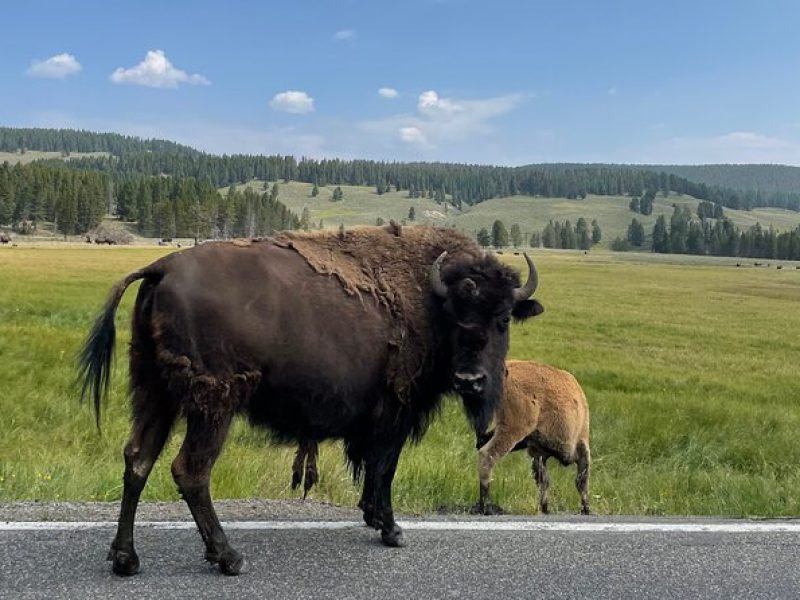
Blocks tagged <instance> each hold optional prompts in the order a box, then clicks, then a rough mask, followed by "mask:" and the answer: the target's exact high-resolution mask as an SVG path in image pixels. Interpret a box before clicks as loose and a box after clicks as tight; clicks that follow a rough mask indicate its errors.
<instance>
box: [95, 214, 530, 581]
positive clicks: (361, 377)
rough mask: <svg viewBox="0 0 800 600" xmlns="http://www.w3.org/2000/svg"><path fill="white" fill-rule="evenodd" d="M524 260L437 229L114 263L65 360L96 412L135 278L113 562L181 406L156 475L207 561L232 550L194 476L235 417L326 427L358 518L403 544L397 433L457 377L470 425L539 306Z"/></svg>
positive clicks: (319, 433)
mask: <svg viewBox="0 0 800 600" xmlns="http://www.w3.org/2000/svg"><path fill="white" fill-rule="evenodd" d="M437 258H438V260H437ZM530 267H531V269H530V271H531V275H530V276H529V284H526V286H524V287H520V286H519V277H518V275H517V274H516V272H514V271H513V270H512V269H510V268H508V267H506V266H504V265H502V264H500V263H499V262H498V261H497V260H496V259H495V258H494V257H491V256H484V255H483V254H482V253H481V251H480V249H479V248H478V247H477V246H476V245H475V244H474V243H473V242H472V241H471V240H469V239H468V238H466V237H465V236H463V235H461V234H459V233H457V232H455V231H453V230H446V229H435V228H429V227H414V228H408V229H402V230H401V229H400V228H399V227H396V226H393V227H389V228H386V229H383V228H374V227H373V228H363V229H356V230H353V231H349V232H346V233H345V234H344V235H341V234H337V233H315V234H289V233H287V234H282V235H280V236H278V237H277V238H275V239H269V240H264V241H246V242H233V243H228V242H222V243H209V244H204V245H202V246H197V247H195V248H192V249H190V250H186V251H184V252H179V253H175V254H171V255H169V256H167V257H164V258H163V259H161V260H159V261H157V262H155V263H153V264H151V265H150V266H148V267H145V268H144V269H142V270H140V271H137V272H135V273H133V274H131V275H129V276H128V277H126V278H125V279H124V280H123V281H121V282H120V283H119V284H117V286H116V287H115V288H114V290H113V291H112V293H111V294H110V297H109V299H108V301H107V303H106V307H105V309H104V311H103V312H102V313H101V315H100V316H99V317H98V319H97V322H96V323H95V325H94V327H93V329H92V331H91V333H90V335H89V338H88V339H87V341H86V344H85V346H84V349H83V351H82V354H81V357H80V364H81V373H82V375H83V377H84V393H86V392H91V393H92V394H93V396H94V402H95V409H96V413H97V419H98V423H99V418H100V406H101V397H102V395H103V393H104V392H105V391H106V389H107V386H108V379H109V373H110V365H111V358H112V355H113V346H114V336H115V333H114V331H115V330H114V313H115V311H116V308H117V305H118V304H119V302H120V300H121V298H122V295H123V294H124V292H125V289H126V288H127V286H128V285H130V284H131V283H132V282H134V281H136V280H138V279H143V280H144V281H143V283H142V285H141V287H140V289H139V293H138V295H137V298H136V305H135V307H134V315H133V325H132V330H133V331H132V340H131V352H130V372H131V389H132V431H131V437H130V439H129V441H128V444H127V445H126V447H125V452H124V456H125V474H124V488H123V498H122V505H121V510H120V519H119V526H118V530H117V535H116V537H115V539H114V542H113V543H112V546H111V552H110V554H109V559H110V560H112V561H113V569H114V572H115V573H118V574H123V575H129V574H133V573H136V572H137V571H138V569H139V559H138V557H137V555H136V552H135V550H134V545H133V523H134V518H135V513H136V506H137V504H138V500H139V496H140V494H141V491H142V489H143V487H144V485H145V483H146V481H147V477H148V475H149V473H150V470H151V469H152V467H153V464H154V463H155V460H156V459H157V457H158V455H159V453H160V452H161V449H162V448H163V446H164V444H165V442H166V440H167V438H168V437H169V434H170V431H171V430H172V427H173V424H174V422H175V421H176V420H177V419H178V418H181V417H183V418H185V419H186V422H187V429H186V437H185V439H184V442H183V445H182V447H181V449H180V452H179V453H178V456H177V457H176V458H175V460H174V462H173V463H172V474H173V477H174V479H175V482H176V484H177V486H178V489H179V491H180V493H181V495H182V496H183V498H184V499H185V500H186V503H187V504H188V506H189V509H190V510H191V512H192V515H193V516H194V519H195V522H196V523H197V526H198V529H199V530H200V533H201V535H202V538H203V541H204V542H205V545H206V558H207V559H208V560H209V561H211V562H215V563H218V564H219V566H220V569H221V571H222V572H223V573H226V574H236V573H238V572H239V571H240V569H241V566H242V557H241V555H240V554H239V553H238V552H237V551H236V550H234V549H233V548H231V546H230V544H229V543H228V540H227V538H226V536H225V533H224V532H223V530H222V528H221V526H220V523H219V520H218V519H217V516H216V513H215V511H214V508H213V505H212V503H211V497H210V494H209V488H208V483H209V475H210V472H211V468H212V466H213V464H214V462H215V461H216V459H217V457H218V455H219V453H220V451H221V449H222V445H223V442H224V440H225V437H226V435H227V431H228V428H229V426H230V423H231V420H232V418H233V417H234V415H236V414H244V415H246V416H247V417H248V418H249V419H250V421H251V422H252V423H254V424H256V425H258V426H263V427H267V428H269V430H271V431H272V432H273V433H274V434H275V436H276V437H278V438H279V439H281V440H284V441H298V440H299V441H308V442H318V441H321V440H324V439H328V438H339V439H342V440H343V441H344V445H345V451H346V454H347V458H348V460H349V462H350V464H351V466H352V468H353V472H354V475H355V476H358V475H359V474H361V473H362V472H363V475H364V486H363V493H362V497H361V501H360V502H359V506H361V508H362V509H363V511H364V519H365V521H366V522H367V523H368V524H369V525H372V526H374V527H375V528H376V529H380V531H381V538H382V540H383V541H384V543H386V544H387V545H390V546H399V545H402V544H403V536H402V531H401V529H400V527H398V525H397V523H396V522H395V520H394V514H393V511H392V505H391V483H392V479H393V477H394V472H395V469H396V467H397V460H398V458H399V455H400V451H401V449H402V447H403V444H404V443H405V441H406V440H407V439H408V438H409V437H411V438H414V439H418V438H419V437H420V436H421V435H422V433H423V432H424V431H425V428H426V426H427V424H428V421H429V419H430V417H431V415H432V414H433V412H434V410H435V408H436V407H437V406H438V404H439V401H440V398H441V396H442V394H444V393H446V392H448V391H452V390H454V389H456V388H457V389H458V391H460V393H461V394H462V396H463V397H464V399H465V408H466V410H467V413H468V415H469V417H470V419H471V420H472V422H473V424H474V425H475V428H476V431H481V432H482V431H485V428H486V426H487V424H488V419H489V418H490V416H491V415H492V414H493V412H494V409H495V406H496V404H497V401H498V399H499V395H500V393H501V389H502V377H503V361H504V358H505V354H506V352H507V350H508V331H507V326H508V321H509V319H510V317H511V316H513V317H515V318H517V319H524V318H527V317H530V316H534V315H536V314H539V313H540V312H541V311H542V308H541V305H540V304H539V303H538V302H537V301H535V300H528V299H527V297H528V296H530V295H531V293H532V291H533V288H534V287H535V281H536V278H535V270H534V269H533V266H532V265H530ZM531 283H532V285H530V284H531Z"/></svg>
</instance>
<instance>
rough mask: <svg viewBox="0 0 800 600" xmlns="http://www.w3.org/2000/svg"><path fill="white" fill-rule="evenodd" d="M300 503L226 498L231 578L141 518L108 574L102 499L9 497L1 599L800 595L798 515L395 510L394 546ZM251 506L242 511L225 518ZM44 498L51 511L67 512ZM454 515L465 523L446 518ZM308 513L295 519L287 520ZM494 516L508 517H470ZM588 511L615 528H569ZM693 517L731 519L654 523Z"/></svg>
mask: <svg viewBox="0 0 800 600" xmlns="http://www.w3.org/2000/svg"><path fill="white" fill-rule="evenodd" d="M71 506H72V505H71ZM92 506H94V507H95V508H96V509H97V506H98V505H92ZM300 506H301V508H297V507H298V504H296V503H294V504H293V503H288V504H286V505H285V506H277V507H272V508H274V509H275V510H272V514H264V512H263V511H264V510H268V512H269V509H270V507H269V506H267V507H266V508H265V506H263V505H258V510H255V509H254V508H253V507H252V506H251V507H250V508H249V509H248V508H247V505H246V504H245V505H242V504H240V505H237V506H236V507H235V508H234V509H231V508H230V507H229V506H227V507H226V506H223V507H222V510H220V512H221V513H223V514H225V513H226V512H227V514H226V516H224V517H223V518H227V519H229V520H230V521H231V525H230V527H229V529H228V536H229V538H230V540H231V542H232V544H233V545H234V547H235V548H237V549H238V550H239V551H241V552H242V553H243V554H244V555H245V557H246V559H247V567H246V571H245V572H244V573H243V574H242V575H240V576H238V577H225V576H223V575H221V574H220V573H219V572H218V570H217V569H216V568H215V567H213V566H210V565H208V564H206V563H205V562H204V561H203V559H202V557H203V545H202V542H201V540H200V536H199V535H198V533H197V531H196V530H195V529H194V528H193V527H192V526H187V524H186V522H185V521H183V522H182V523H181V522H172V523H171V524H169V525H167V526H165V525H163V524H162V525H159V524H158V523H154V522H153V521H150V523H149V524H146V523H145V522H144V521H143V524H142V525H141V526H140V527H138V528H137V531H136V535H137V539H136V542H137V551H138V553H139V557H140V559H141V562H142V571H141V573H140V574H139V575H136V576H134V577H130V578H119V577H117V576H115V575H113V574H112V573H111V569H110V563H108V562H106V560H105V557H106V552H107V550H108V546H109V544H110V542H111V539H112V537H113V535H114V524H113V523H109V524H103V522H104V520H99V519H97V516H98V515H97V512H96V511H95V512H94V513H93V512H92V511H91V510H85V511H82V510H79V509H78V510H77V511H76V514H78V515H82V516H83V517H84V520H85V519H86V515H87V514H88V515H90V516H93V518H94V519H95V522H94V523H91V524H83V525H82V524H80V523H76V522H74V521H76V519H74V518H71V519H70V518H63V519H62V520H61V521H60V522H59V523H54V524H46V523H41V522H39V523H37V524H34V525H31V527H44V529H30V530H27V529H22V528H23V527H27V526H28V525H27V524H20V523H14V521H21V520H26V521H27V520H29V519H30V514H31V511H30V507H25V506H21V507H19V508H20V510H21V511H22V512H21V517H22V518H17V519H14V518H10V517H13V516H14V515H15V514H16V513H15V510H14V509H15V507H14V506H13V505H12V506H10V507H9V506H8V505H6V506H5V507H2V506H0V525H4V526H5V527H6V529H3V528H2V527H0V598H97V597H103V598H228V597H229V598H234V597H235V598H237V599H239V598H265V597H266V598H270V599H276V598H342V599H344V598H404V599H408V598H412V599H414V600H417V599H420V598H459V599H464V598H504V599H509V598H571V599H575V598H614V599H621V598H798V597H800V570H799V569H798V566H800V561H799V559H800V523H798V522H797V521H788V522H780V521H779V522H774V521H768V522H766V523H767V524H777V525H778V527H780V526H781V525H780V524H781V523H789V524H790V525H791V526H792V528H791V530H789V531H767V532H754V531H748V532H742V531H738V530H736V529H737V527H738V524H739V523H740V522H737V521H728V520H705V519H688V520H679V519H649V520H646V521H642V520H639V519H633V518H616V519H614V518H598V517H584V518H575V517H564V516H552V517H546V518H533V519H532V518H514V517H511V518H502V519H496V520H495V519H487V518H480V517H466V516H464V515H459V516H457V517H442V516H439V515H433V516H428V517H423V518H405V519H401V520H400V522H401V524H403V522H406V523H408V524H409V528H407V530H406V541H407V542H408V545H407V547H405V548H401V549H394V548H386V547H384V546H382V545H381V544H380V541H379V536H378V534H377V532H375V531H372V530H370V529H367V528H366V527H363V526H360V525H358V524H357V523H356V522H355V521H352V520H350V518H349V517H351V516H352V515H353V514H354V511H351V510H344V509H337V508H335V507H326V506H322V507H320V506H319V505H313V504H306V505H300ZM243 507H244V508H245V510H243V511H242V512H244V513H245V514H244V518H245V520H244V521H241V520H238V521H237V520H236V518H231V514H232V513H233V514H235V513H237V511H240V510H241V509H242V508H243ZM39 508H41V507H39ZM173 509H174V510H175V511H176V514H175V515H173V514H170V513H169V510H167V513H166V515H165V516H164V518H162V519H161V521H169V520H170V519H174V518H175V516H176V515H179V516H181V517H183V513H181V512H180V508H179V506H176V507H173ZM103 510H104V509H103ZM108 510H109V511H110V510H112V507H109V508H108ZM48 511H49V512H48V515H49V517H50V518H51V520H52V518H57V517H59V515H61V516H63V514H67V516H68V517H69V516H70V513H69V511H66V513H64V512H63V511H62V512H61V513H60V512H59V511H58V510H54V509H52V507H50V508H49V509H48ZM34 512H35V511H34ZM100 512H101V513H102V510H100ZM254 512H258V513H259V514H258V515H257V518H258V519H259V520H261V521H262V522H263V520H264V519H274V520H273V521H271V524H270V523H267V524H265V525H264V524H263V523H262V525H263V527H262V528H251V526H252V524H253V523H254V521H255V518H256V515H254V514H253V513H254ZM143 514H146V515H147V517H148V518H149V519H153V518H154V517H156V519H155V520H158V519H157V517H159V516H160V515H161V514H162V511H159V510H155V509H154V508H153V507H147V506H145V507H144V509H143ZM356 514H357V513H356ZM73 516H74V515H73ZM101 516H104V515H101ZM456 519H457V520H458V522H459V523H462V524H464V528H462V529H461V530H449V529H447V528H448V527H450V526H452V524H453V521H454V520H456ZM180 520H183V519H182V518H181V519H180ZM301 520H302V521H303V522H304V523H305V524H304V525H300V526H301V527H303V528H301V529H283V528H282V527H294V526H296V524H297V523H298V522H300V521H301ZM3 521H5V522H6V523H5V524H4V523H3ZM68 521H73V523H69V522H68ZM97 521H100V523H99V524H98V523H97ZM495 522H497V523H499V524H500V526H501V527H505V528H506V530H491V529H489V530H475V529H474V528H475V527H481V528H483V527H492V526H493V523H495ZM587 523H588V524H589V525H590V526H591V527H598V528H599V529H603V528H604V527H605V525H606V524H608V525H609V529H611V530H610V531H602V530H600V531H586V530H580V529H578V530H573V529H570V528H571V527H573V526H575V525H576V524H577V526H578V527H584V528H585V527H586V524H587ZM642 523H643V525H640V524H642ZM762 523H763V522H762ZM687 524H688V525H689V526H691V527H694V528H696V529H697V528H699V529H704V528H708V529H712V530H713V529H714V528H715V527H717V528H719V527H722V529H726V531H716V530H715V531H692V532H686V531H671V530H665V531H658V530H656V531H653V530H652V529H660V528H662V527H663V528H664V529H669V528H670V527H672V528H676V527H677V528H678V529H680V528H681V527H684V526H686V525H687ZM620 526H621V527H620ZM15 527H16V529H15ZM322 527H327V528H322ZM412 527H413V528H412ZM430 527H434V528H433V529H431V528H430ZM516 527H519V528H520V530H508V528H516ZM525 527H549V528H555V529H556V530H551V529H544V530H536V529H534V530H530V529H529V530H525ZM615 527H616V528H617V529H614V528H615ZM639 527H642V528H645V529H647V528H649V529H650V530H647V531H637V530H636V529H637V528H639ZM629 529H633V531H630V530H629ZM727 529H731V531H727Z"/></svg>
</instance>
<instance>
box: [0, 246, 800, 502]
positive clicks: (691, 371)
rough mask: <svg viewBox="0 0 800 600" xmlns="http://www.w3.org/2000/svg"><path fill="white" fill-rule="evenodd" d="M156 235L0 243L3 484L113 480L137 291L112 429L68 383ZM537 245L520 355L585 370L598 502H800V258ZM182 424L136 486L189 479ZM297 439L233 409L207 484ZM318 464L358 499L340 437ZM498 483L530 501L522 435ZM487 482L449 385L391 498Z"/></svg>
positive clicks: (444, 496) (169, 490)
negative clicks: (92, 331) (66, 243)
mask: <svg viewBox="0 0 800 600" xmlns="http://www.w3.org/2000/svg"><path fill="white" fill-rule="evenodd" d="M163 252H164V249H158V248H149V249H148V248H96V247H71V248H70V247H53V248H22V247H20V248H8V247H6V248H0V382H2V385H0V430H2V432H3V433H2V435H1V436H0V501H12V500H35V499H36V500H67V499H69V500H117V499H119V497H120V494H121V475H122V447H123V445H124V443H125V441H126V439H127V412H128V404H127V399H126V377H127V367H126V342H127V340H128V339H129V336H128V327H127V323H128V321H129V318H130V308H131V306H132V301H133V298H134V295H135V294H134V293H132V292H129V293H128V295H127V296H126V298H125V300H124V301H123V304H122V306H121V309H120V313H119V315H118V318H117V323H118V329H119V338H120V339H119V340H118V343H117V351H118V360H117V362H116V366H115V369H114V373H113V379H112V393H111V397H110V399H109V402H108V403H107V405H106V407H105V409H104V414H103V423H102V427H103V431H102V435H99V434H98V433H97V431H96V430H95V428H94V416H93V413H92V411H91V409H90V407H89V406H88V405H81V404H80V403H79V402H78V399H77V394H76V392H75V389H74V388H73V387H72V383H73V380H74V376H75V375H74V374H75V371H74V360H73V359H74V355H75V352H76V350H77V348H78V346H79V344H80V342H81V341H82V339H83V337H84V335H85V334H86V332H87V330H88V328H89V325H90V323H91V321H92V319H93V318H94V316H95V315H96V312H97V311H98V310H99V308H100V307H101V305H102V303H103V301H104V298H105V296H106V294H107V292H108V291H109V289H110V287H111V285H112V284H113V283H114V282H115V281H116V280H117V279H118V278H119V277H120V276H122V275H123V274H125V273H127V272H129V271H131V270H133V269H135V268H137V267H140V266H142V265H144V264H146V263H147V262H149V261H150V260H152V259H154V258H156V257H157V256H160V255H161V254H163ZM512 258H513V257H512ZM673 258H674V259H675V260H676V261H680V260H681V257H673ZM536 259H537V264H538V266H539V270H540V273H541V276H540V294H538V297H539V298H540V300H541V301H542V303H543V304H544V305H545V307H546V312H545V314H544V315H542V316H541V317H539V318H537V319H534V320H532V321H530V322H529V323H527V324H525V325H520V326H514V328H513V330H512V347H511V353H510V356H511V357H513V358H535V359H538V360H542V361H545V362H548V363H551V364H554V365H557V366H560V367H562V368H566V369H569V370H570V371H572V372H573V373H575V375H576V376H577V377H578V380H579V381H580V382H581V383H582V384H583V386H584V388H585V390H586V392H587V395H588V397H589V402H590V406H591V410H592V452H593V457H594V466H593V476H592V480H591V483H590V493H591V498H592V505H593V508H594V510H596V511H597V512H599V513H622V514H711V515H729V516H742V515H763V516H785V515H798V514H800V500H798V496H797V490H798V489H800V470H798V468H797V464H798V463H799V462H800V445H798V444H797V441H796V436H797V431H799V430H800V403H798V389H799V388H798V380H797V365H798V364H799V363H800V341H798V336H797V331H800V310H798V306H800V270H796V269H794V268H791V269H788V268H786V269H783V270H781V271H778V270H776V269H774V268H773V269H754V268H748V269H744V268H742V269H737V268H736V267H734V266H732V265H733V264H735V263H734V262H732V260H730V259H729V260H714V259H708V258H707V259H705V260H703V261H694V262H692V263H686V264H671V263H666V262H659V261H655V260H653V261H651V260H650V259H649V256H648V255H637V257H636V260H630V259H628V258H627V257H626V258H625V259H624V260H623V259H620V258H619V257H618V256H617V255H614V254H610V253H602V252H596V253H592V254H590V255H588V256H587V255H583V254H581V253H573V252H537V253H536ZM515 260H517V259H515ZM520 262H521V261H520ZM518 266H521V265H518ZM180 439H181V432H180V428H179V430H178V431H177V432H176V434H175V435H174V436H173V440H172V442H171V444H170V446H169V447H168V448H167V449H166V450H165V454H164V456H163V457H162V459H161V460H160V461H159V463H158V465H157V467H156V469H155V471H154V473H153V475H152V476H151V478H150V481H149V483H148V486H147V488H146V490H145V494H144V497H145V498H147V499H150V500H155V499H177V498H178V495H177V493H176V491H175V487H174V484H173V482H172V478H171V476H170V472H169V463H170V462H171V460H172V457H173V456H174V455H175V453H176V451H177V444H178V443H179V441H180ZM292 452H293V449H292V448H285V447H284V448H280V447H275V446H272V445H270V444H269V443H267V442H266V436H265V434H264V433H261V432H258V431H254V430H252V429H250V428H249V427H248V426H246V424H244V423H242V422H237V423H236V425H235V427H234V429H233V431H232V432H231V435H230V438H229V442H228V444H227V447H226V450H225V452H224V453H223V456H222V458H221V459H220V460H219V462H218V463H217V467H216V469H215V471H214V474H213V484H212V486H213V487H212V493H213V495H214V497H216V498H249V497H264V498H287V497H294V496H295V494H293V493H292V492H291V490H290V489H289V479H290V478H289V468H290V464H291V455H292ZM320 470H321V481H320V484H319V487H318V488H315V490H313V491H312V497H314V498H317V499H324V500H329V501H332V502H335V503H341V504H346V505H354V504H355V502H356V500H357V498H358V495H359V490H358V488H357V487H355V486H353V484H352V483H351V481H350V478H349V475H348V473H347V471H346V469H345V466H344V462H343V460H342V455H341V449H340V446H339V445H338V444H336V443H332V442H331V443H327V444H325V445H324V448H323V452H322V456H321V460H320ZM550 470H551V477H552V478H553V488H552V492H553V493H552V501H551V507H552V509H553V510H556V511H567V512H576V511H577V509H578V498H577V494H576V492H575V489H574V487H573V483H572V482H573V480H574V469H572V468H570V469H569V470H567V469H563V468H561V467H559V466H558V465H557V464H551V469H550ZM494 491H495V494H496V497H497V500H498V501H499V502H500V503H501V504H503V505H505V507H506V508H507V509H509V510H511V511H514V512H518V513H534V512H536V493H535V487H534V485H533V482H532V480H531V477H530V470H529V465H528V462H527V460H526V456H525V455H524V454H523V453H517V454H515V455H513V456H510V457H508V458H506V459H505V460H504V461H502V462H501V464H500V466H499V468H498V469H497V470H496V473H495V484H494ZM476 494H477V474H476V454H475V451H474V449H473V437H472V435H471V434H470V432H469V430H468V426H467V423H466V420H465V418H464V417H463V415H462V414H461V409H460V407H459V403H458V402H457V401H456V399H448V400H447V401H446V402H445V403H444V407H443V411H442V415H441V416H440V418H438V419H437V420H436V422H435V424H434V426H433V427H432V428H431V430H430V431H429V433H428V435H427V436H426V437H425V438H424V439H423V441H422V443H421V444H420V445H419V446H415V447H409V448H407V450H406V451H405V452H404V454H403V456H402V458H401V463H400V467H399V469H398V473H397V477H396V480H395V487H394V497H395V506H396V508H397V509H400V510H403V511H412V512H414V511H431V510H437V509H440V508H443V507H444V508H445V509H448V510H461V509H464V508H465V507H467V506H468V505H470V504H472V503H473V502H474V501H475V497H476Z"/></svg>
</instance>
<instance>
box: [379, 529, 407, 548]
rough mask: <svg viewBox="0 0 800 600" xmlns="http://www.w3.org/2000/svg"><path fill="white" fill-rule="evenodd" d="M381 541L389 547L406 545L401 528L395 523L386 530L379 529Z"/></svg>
mask: <svg viewBox="0 0 800 600" xmlns="http://www.w3.org/2000/svg"><path fill="white" fill-rule="evenodd" d="M381 541H382V542H383V543H384V544H385V545H386V546H389V547H391V548H402V547H403V546H405V545H406V541H405V539H404V538H403V530H402V529H401V528H400V526H399V525H398V524H396V523H395V524H394V525H393V526H392V528H391V529H389V530H388V531H386V530H384V531H381Z"/></svg>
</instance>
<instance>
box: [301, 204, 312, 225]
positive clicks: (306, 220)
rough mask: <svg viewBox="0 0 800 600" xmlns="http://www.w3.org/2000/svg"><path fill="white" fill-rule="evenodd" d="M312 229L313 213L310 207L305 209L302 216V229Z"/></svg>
mask: <svg viewBox="0 0 800 600" xmlns="http://www.w3.org/2000/svg"><path fill="white" fill-rule="evenodd" d="M310 228H311V211H310V210H308V207H306V206H304V207H303V212H302V214H301V215H300V229H302V230H303V231H308V230H309V229H310Z"/></svg>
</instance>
